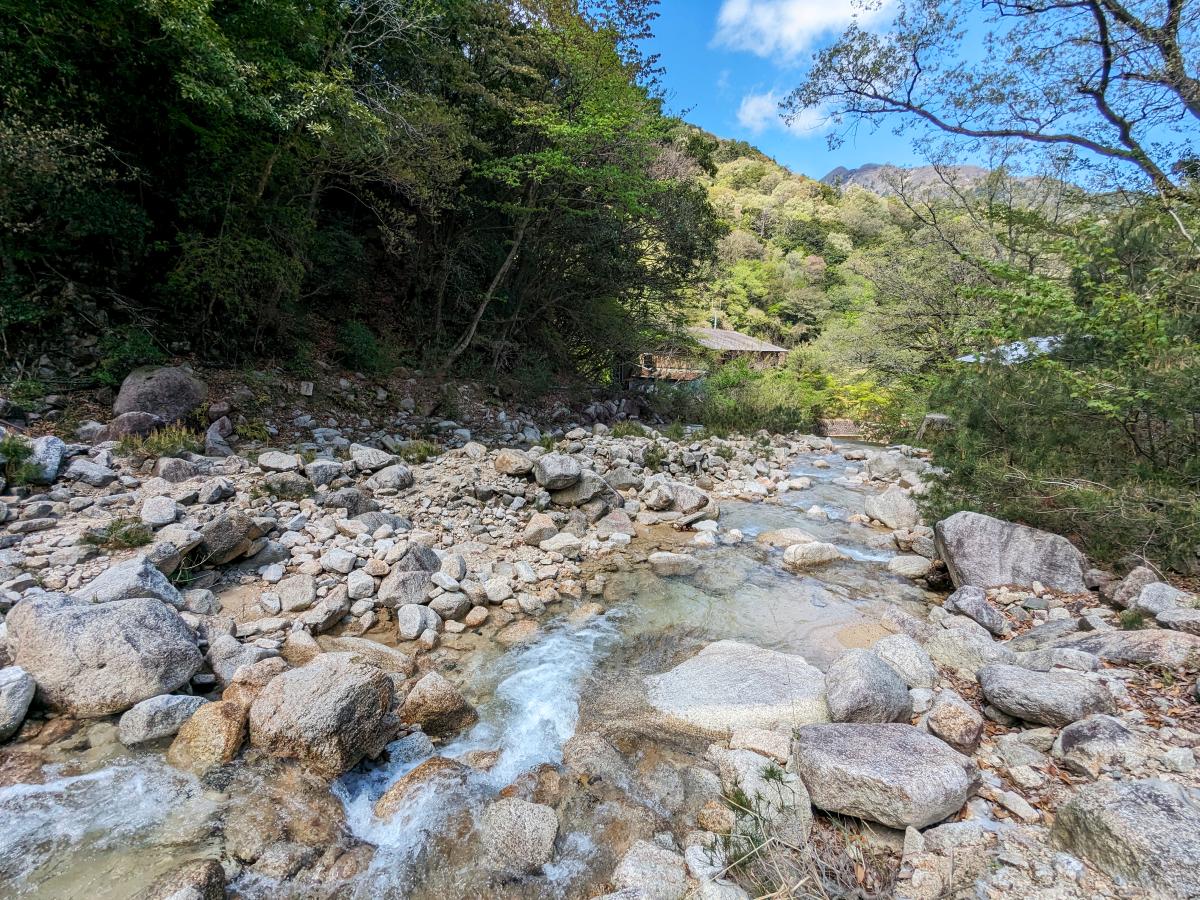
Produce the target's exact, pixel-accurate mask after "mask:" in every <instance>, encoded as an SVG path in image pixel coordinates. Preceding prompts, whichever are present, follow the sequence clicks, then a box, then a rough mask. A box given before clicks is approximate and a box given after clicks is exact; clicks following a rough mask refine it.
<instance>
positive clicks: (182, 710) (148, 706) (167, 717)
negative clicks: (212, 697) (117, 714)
mask: <svg viewBox="0 0 1200 900" xmlns="http://www.w3.org/2000/svg"><path fill="white" fill-rule="evenodd" d="M207 702H208V701H207V700H205V699H204V698H203V697H194V696H191V695H189V694H160V695H159V696H157V697H151V698H150V699H148V700H143V701H142V702H141V703H138V704H137V705H136V706H134V707H132V708H131V709H129V710H127V711H126V712H125V714H124V715H123V716H121V721H120V724H119V726H118V729H117V736H118V738H119V739H120V741H121V743H122V744H124V745H125V746H126V747H134V746H137V745H138V744H145V743H148V742H150V741H157V740H160V739H162V738H168V737H172V736H173V735H174V734H175V733H176V732H177V731H179V729H180V728H181V727H182V726H183V723H184V722H186V721H187V720H188V719H190V718H191V717H192V713H194V712H195V711H196V710H197V709H199V708H200V707H201V706H203V705H204V704H205V703H207Z"/></svg>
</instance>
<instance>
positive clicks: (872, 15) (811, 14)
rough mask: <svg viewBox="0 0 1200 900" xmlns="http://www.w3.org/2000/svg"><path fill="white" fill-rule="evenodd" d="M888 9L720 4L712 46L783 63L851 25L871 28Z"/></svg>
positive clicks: (857, 0)
mask: <svg viewBox="0 0 1200 900" xmlns="http://www.w3.org/2000/svg"><path fill="white" fill-rule="evenodd" d="M891 5H892V4H891V0H881V2H870V0H722V3H721V10H720V12H718V13H717V33H716V35H715V36H714V38H713V42H714V43H715V44H717V45H719V46H722V47H729V48H731V49H733V50H749V51H750V52H751V53H755V54H757V55H758V56H763V57H779V58H780V59H781V60H783V61H788V60H792V59H794V58H795V57H796V56H798V55H800V54H801V53H803V52H805V51H806V50H808V49H810V48H811V47H812V46H813V44H814V43H815V42H816V41H817V40H819V39H820V38H822V37H824V36H826V35H829V34H835V33H838V32H841V31H842V30H843V29H844V28H845V27H846V26H847V25H849V24H850V23H851V22H854V21H857V22H858V23H859V24H860V25H862V26H864V27H866V26H869V25H871V24H874V23H877V22H878V21H879V20H881V19H884V18H885V17H886V16H887V15H888V13H889V12H890V7H891Z"/></svg>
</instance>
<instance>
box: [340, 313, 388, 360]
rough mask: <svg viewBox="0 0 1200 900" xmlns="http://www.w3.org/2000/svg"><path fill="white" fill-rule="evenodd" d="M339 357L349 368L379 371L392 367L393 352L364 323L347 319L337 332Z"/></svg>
mask: <svg viewBox="0 0 1200 900" xmlns="http://www.w3.org/2000/svg"><path fill="white" fill-rule="evenodd" d="M337 358H338V360H339V361H340V362H341V363H342V364H343V365H344V366H346V367H347V368H350V369H354V370H356V371H359V372H370V373H379V372H386V371H388V370H390V369H391V368H392V359H391V354H390V353H389V352H388V350H387V348H386V347H384V346H383V345H382V344H381V343H380V342H379V339H378V338H377V337H375V334H374V332H372V331H371V329H370V328H368V327H367V326H366V325H365V324H364V323H362V322H358V321H354V320H351V321H347V322H343V323H342V324H341V327H339V328H338V332H337Z"/></svg>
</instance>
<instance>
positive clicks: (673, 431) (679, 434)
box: [662, 419, 687, 443]
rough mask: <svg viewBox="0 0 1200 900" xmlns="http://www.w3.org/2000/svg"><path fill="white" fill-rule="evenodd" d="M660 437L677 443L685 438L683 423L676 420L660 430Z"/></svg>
mask: <svg viewBox="0 0 1200 900" xmlns="http://www.w3.org/2000/svg"><path fill="white" fill-rule="evenodd" d="M662 435H663V437H665V438H666V439H667V440H669V441H675V442H676V443H678V442H679V441H682V440H683V439H684V438H685V437H686V436H687V431H686V429H685V428H684V427H683V423H682V422H680V421H679V420H678V419H676V420H675V421H674V422H672V423H670V424H669V425H667V426H666V427H665V428H663V429H662Z"/></svg>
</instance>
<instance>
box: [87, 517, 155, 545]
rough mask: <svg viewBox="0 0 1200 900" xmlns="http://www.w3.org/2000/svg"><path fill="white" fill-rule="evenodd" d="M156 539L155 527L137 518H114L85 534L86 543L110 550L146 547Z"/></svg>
mask: <svg viewBox="0 0 1200 900" xmlns="http://www.w3.org/2000/svg"><path fill="white" fill-rule="evenodd" d="M152 540H154V529H152V528H151V527H150V526H149V525H147V524H145V523H144V522H139V521H138V520H137V519H130V518H120V519H113V520H112V521H111V522H109V523H108V524H107V525H105V526H104V527H103V528H100V529H97V530H95V531H89V532H88V533H87V534H85V535H84V536H83V541H84V543H86V544H91V545H92V546H94V547H105V548H107V549H109V550H129V549H132V548H133V547H144V546H145V545H146V544H149V543H150V542H151V541H152Z"/></svg>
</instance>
